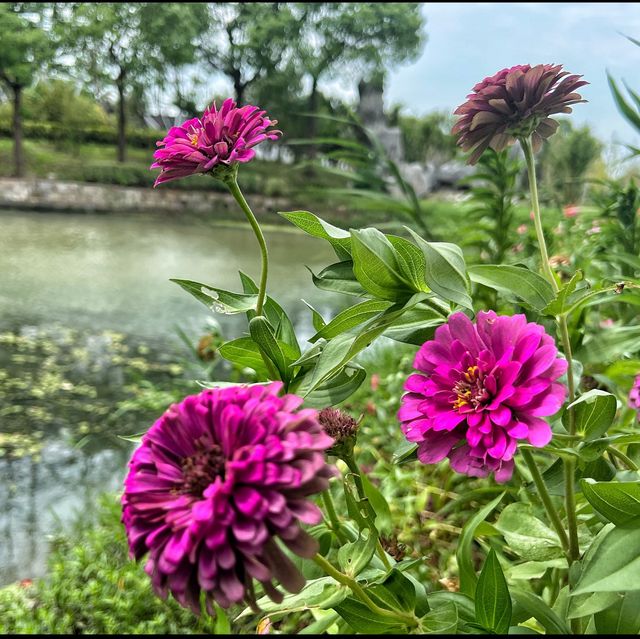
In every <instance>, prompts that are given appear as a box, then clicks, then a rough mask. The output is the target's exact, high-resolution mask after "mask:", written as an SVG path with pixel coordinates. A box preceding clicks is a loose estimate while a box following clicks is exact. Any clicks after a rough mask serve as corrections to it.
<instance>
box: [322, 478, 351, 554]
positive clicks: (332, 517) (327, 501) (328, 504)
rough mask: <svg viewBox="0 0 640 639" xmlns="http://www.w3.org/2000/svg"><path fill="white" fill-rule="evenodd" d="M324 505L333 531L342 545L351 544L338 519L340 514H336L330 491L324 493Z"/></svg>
mask: <svg viewBox="0 0 640 639" xmlns="http://www.w3.org/2000/svg"><path fill="white" fill-rule="evenodd" d="M322 503H323V504H324V509H325V511H326V513H327V516H328V517H329V522H330V523H331V530H333V532H334V533H335V534H336V537H337V538H338V540H339V541H340V543H341V544H346V543H349V540H348V539H347V537H346V536H345V534H344V532H343V530H342V525H341V524H340V519H339V518H338V514H337V513H336V507H335V506H334V504H333V498H332V497H331V493H330V492H329V490H328V489H327V490H325V491H324V492H323V493H322Z"/></svg>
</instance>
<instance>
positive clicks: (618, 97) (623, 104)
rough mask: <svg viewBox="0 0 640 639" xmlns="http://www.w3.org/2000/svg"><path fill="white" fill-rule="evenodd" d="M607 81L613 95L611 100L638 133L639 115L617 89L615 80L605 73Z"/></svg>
mask: <svg viewBox="0 0 640 639" xmlns="http://www.w3.org/2000/svg"><path fill="white" fill-rule="evenodd" d="M607 80H608V82H609V88H610V89H611V93H613V99H614V100H615V102H616V105H617V107H618V109H619V110H620V112H621V113H622V115H624V117H625V118H626V119H627V120H628V122H629V124H631V125H633V126H634V127H635V128H636V129H637V130H638V131H640V114H639V113H637V112H636V111H635V110H634V109H633V107H632V106H631V105H630V104H629V103H628V102H627V101H626V100H625V98H624V96H623V95H622V93H621V92H620V90H619V89H618V86H617V85H616V82H615V80H614V79H613V78H612V77H611V75H610V74H609V72H608V71H607Z"/></svg>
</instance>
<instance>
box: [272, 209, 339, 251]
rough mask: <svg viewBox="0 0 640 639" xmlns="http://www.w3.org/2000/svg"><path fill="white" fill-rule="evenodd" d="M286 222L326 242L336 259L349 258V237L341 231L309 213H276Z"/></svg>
mask: <svg viewBox="0 0 640 639" xmlns="http://www.w3.org/2000/svg"><path fill="white" fill-rule="evenodd" d="M278 215H282V217H284V218H285V219H286V220H289V222H291V223H292V224H295V225H296V226H297V227H298V228H299V229H301V230H303V231H304V232H305V233H307V234H308V235H312V236H313V237H318V238H321V239H323V240H327V242H329V243H330V244H331V246H332V247H333V250H334V251H335V252H336V255H337V256H338V259H340V260H348V259H350V257H351V236H350V235H349V233H348V232H347V231H345V230H343V229H340V228H338V227H337V226H333V224H329V223H328V222H325V221H324V220H322V219H320V218H319V217H318V216H317V215H314V214H313V213H309V211H291V212H288V213H282V212H278Z"/></svg>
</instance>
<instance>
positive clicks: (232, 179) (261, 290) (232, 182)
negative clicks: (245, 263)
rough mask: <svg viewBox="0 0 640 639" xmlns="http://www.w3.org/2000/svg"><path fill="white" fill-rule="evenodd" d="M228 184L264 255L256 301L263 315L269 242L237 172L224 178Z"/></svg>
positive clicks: (257, 310)
mask: <svg viewBox="0 0 640 639" xmlns="http://www.w3.org/2000/svg"><path fill="white" fill-rule="evenodd" d="M223 181H224V183H225V184H226V185H227V188H228V189H229V191H230V192H231V195H233V197H234V198H235V200H236V202H237V203H238V205H239V206H240V208H241V209H242V211H243V212H244V214H245V215H246V216H247V220H249V224H251V228H252V229H253V232H254V234H255V236H256V239H257V240H258V244H259V245H260V254H261V256H262V271H261V273H260V286H259V287H258V301H257V303H256V314H257V315H262V307H263V305H264V300H265V296H266V294H267V274H268V272H269V254H268V253H267V243H266V242H265V240H264V235H263V233H262V229H261V228H260V225H259V224H258V220H256V216H255V215H254V214H253V211H252V210H251V208H250V207H249V205H248V204H247V201H246V200H245V199H244V195H242V191H241V190H240V187H239V186H238V181H237V180H236V176H235V173H231V174H229V175H228V176H227V177H225V179H224V180H223Z"/></svg>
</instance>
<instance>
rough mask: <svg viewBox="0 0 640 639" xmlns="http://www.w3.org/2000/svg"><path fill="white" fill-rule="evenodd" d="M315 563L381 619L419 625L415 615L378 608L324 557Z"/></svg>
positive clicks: (355, 583) (412, 625) (353, 581)
mask: <svg viewBox="0 0 640 639" xmlns="http://www.w3.org/2000/svg"><path fill="white" fill-rule="evenodd" d="M313 561H315V563H316V564H317V565H318V566H320V568H322V570H324V572H325V573H326V574H327V575H329V576H330V577H333V578H334V579H335V580H336V581H337V582H338V583H341V584H343V585H344V586H348V587H349V588H350V589H351V592H353V594H354V595H355V596H356V597H357V598H358V599H359V600H360V601H361V602H362V603H363V604H364V605H365V606H367V608H369V610H371V612H374V613H375V614H377V615H380V616H381V617H390V618H392V619H396V620H398V621H400V622H402V623H403V624H405V625H407V626H410V627H415V626H417V625H418V620H417V618H416V617H415V615H413V614H409V613H403V612H400V611H399V610H386V609H385V608H381V607H380V606H378V605H377V604H376V603H375V602H374V601H373V600H372V599H371V597H369V595H367V593H366V592H365V591H364V588H363V587H362V586H361V585H360V584H359V583H358V582H357V581H356V580H355V579H352V578H351V577H349V576H348V575H345V574H344V573H342V572H340V571H339V570H338V569H337V568H335V567H334V566H333V565H332V564H331V563H329V562H328V561H327V560H326V559H325V558H324V557H323V556H322V555H320V554H317V555H316V556H315V557H314V558H313Z"/></svg>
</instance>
